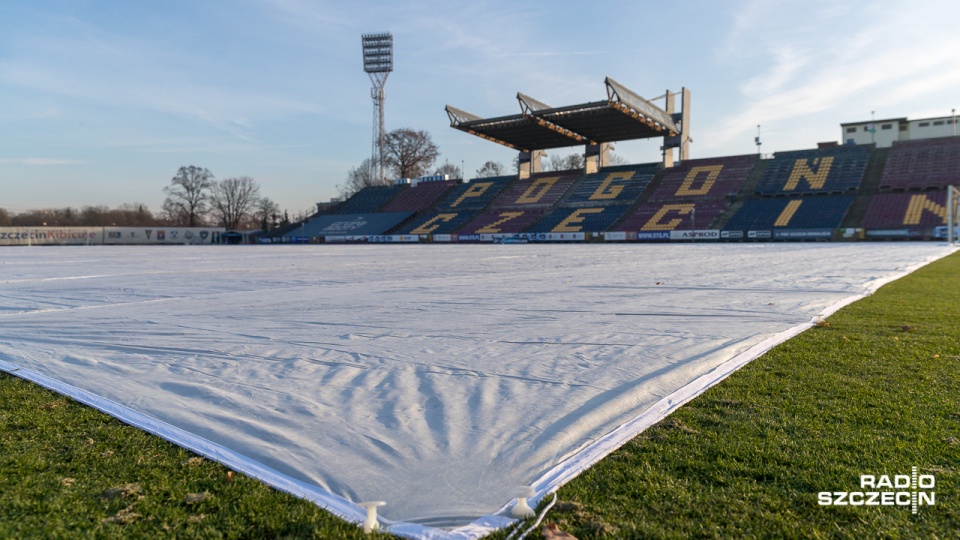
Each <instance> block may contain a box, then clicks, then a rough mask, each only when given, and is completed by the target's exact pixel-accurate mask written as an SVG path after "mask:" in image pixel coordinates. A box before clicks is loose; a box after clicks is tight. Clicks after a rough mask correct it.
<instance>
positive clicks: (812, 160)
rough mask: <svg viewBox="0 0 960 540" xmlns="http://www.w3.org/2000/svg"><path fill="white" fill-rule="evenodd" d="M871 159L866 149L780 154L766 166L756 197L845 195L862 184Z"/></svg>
mask: <svg viewBox="0 0 960 540" xmlns="http://www.w3.org/2000/svg"><path fill="white" fill-rule="evenodd" d="M869 158H870V148H869V147H866V146H838V147H833V148H826V149H816V150H796V151H791V152H777V153H776V154H774V159H773V160H771V161H770V163H769V164H768V165H767V169H766V170H765V171H764V173H763V176H762V177H761V178H760V182H759V183H758V184H757V187H756V188H755V191H754V193H755V194H756V195H805V194H844V193H852V192H855V191H856V190H857V189H858V188H859V187H860V183H861V182H862V181H863V175H864V173H865V172H866V169H867V162H868V161H869Z"/></svg>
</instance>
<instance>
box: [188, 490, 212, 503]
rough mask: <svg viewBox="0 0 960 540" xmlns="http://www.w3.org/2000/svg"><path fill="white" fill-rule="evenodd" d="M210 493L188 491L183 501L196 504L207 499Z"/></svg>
mask: <svg viewBox="0 0 960 540" xmlns="http://www.w3.org/2000/svg"><path fill="white" fill-rule="evenodd" d="M210 497H211V495H210V494H209V493H207V492H206V491H204V492H203V493H188V494H187V496H186V497H184V498H183V502H184V503H186V504H196V503H198V502H201V501H205V500H207V499H209V498H210Z"/></svg>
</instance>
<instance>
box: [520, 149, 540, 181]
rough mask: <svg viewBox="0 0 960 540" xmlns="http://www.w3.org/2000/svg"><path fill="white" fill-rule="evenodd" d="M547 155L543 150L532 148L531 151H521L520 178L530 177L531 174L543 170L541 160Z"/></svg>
mask: <svg viewBox="0 0 960 540" xmlns="http://www.w3.org/2000/svg"><path fill="white" fill-rule="evenodd" d="M545 155H547V153H546V152H544V151H543V150H532V151H530V152H520V158H519V159H518V161H517V168H518V169H519V173H520V180H523V179H524V178H530V175H531V174H535V173H538V172H540V171H541V170H542V167H541V165H540V161H541V160H542V159H543V156H545Z"/></svg>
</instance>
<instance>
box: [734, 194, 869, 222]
mask: <svg viewBox="0 0 960 540" xmlns="http://www.w3.org/2000/svg"><path fill="white" fill-rule="evenodd" d="M852 203H853V197H852V196H822V197H797V198H790V199H786V198H782V197H776V198H763V199H749V200H747V201H745V203H744V205H743V206H742V207H741V208H740V210H738V211H737V213H736V214H734V216H733V217H732V218H730V220H729V221H728V222H727V224H726V227H725V228H726V229H728V230H737V229H740V230H755V229H777V228H791V229H829V228H834V227H839V226H840V223H841V222H842V221H843V216H844V215H846V213H847V209H849V208H850V205H851V204H852Z"/></svg>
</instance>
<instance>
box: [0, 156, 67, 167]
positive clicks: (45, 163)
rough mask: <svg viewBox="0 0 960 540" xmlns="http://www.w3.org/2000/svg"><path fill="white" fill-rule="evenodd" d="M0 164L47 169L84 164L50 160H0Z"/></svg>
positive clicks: (65, 160) (64, 160)
mask: <svg viewBox="0 0 960 540" xmlns="http://www.w3.org/2000/svg"><path fill="white" fill-rule="evenodd" d="M0 163H3V164H9V165H31V166H37V167H49V166H54V165H78V164H81V163H86V161H84V160H80V159H52V158H13V159H9V158H6V159H5V158H0Z"/></svg>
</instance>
